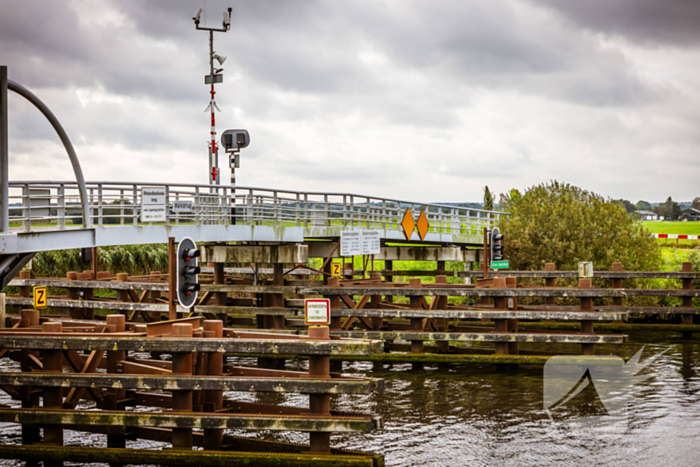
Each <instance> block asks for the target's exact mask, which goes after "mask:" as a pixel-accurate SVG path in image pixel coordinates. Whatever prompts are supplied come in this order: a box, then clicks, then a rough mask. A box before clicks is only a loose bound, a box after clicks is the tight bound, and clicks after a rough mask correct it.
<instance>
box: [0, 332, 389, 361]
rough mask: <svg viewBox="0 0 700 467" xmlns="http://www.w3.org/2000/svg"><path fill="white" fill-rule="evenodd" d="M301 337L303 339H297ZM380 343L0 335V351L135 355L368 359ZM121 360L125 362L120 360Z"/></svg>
mask: <svg viewBox="0 0 700 467" xmlns="http://www.w3.org/2000/svg"><path fill="white" fill-rule="evenodd" d="M47 334H48V333H47ZM300 337H302V336H300ZM382 347H383V343H382V342H380V341H366V340H355V339H353V340H345V341H344V340H332V341H325V342H324V341H313V340H289V339H268V340H257V339H230V338H223V339H217V338H209V339H207V338H192V339H187V340H183V339H176V338H168V337H158V338H143V337H139V336H136V337H126V336H124V335H120V336H108V337H102V336H99V335H97V336H96V335H90V336H83V337H75V336H71V335H70V334H64V335H47V336H42V338H41V339H37V338H36V336H35V335H11V336H8V335H4V333H2V334H0V349H31V350H51V349H64V350H90V351H92V350H113V351H136V352H194V351H198V352H221V353H245V352H250V353H258V354H261V353H267V354H297V355H369V354H372V353H379V352H382ZM122 360H124V359H123V358H122Z"/></svg>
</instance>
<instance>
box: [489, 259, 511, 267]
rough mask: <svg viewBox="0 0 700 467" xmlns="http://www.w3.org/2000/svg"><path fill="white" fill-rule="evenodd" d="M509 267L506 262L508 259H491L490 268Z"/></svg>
mask: <svg viewBox="0 0 700 467" xmlns="http://www.w3.org/2000/svg"><path fill="white" fill-rule="evenodd" d="M509 267H510V263H508V260H507V259H506V260H503V261H491V269H508V268H509Z"/></svg>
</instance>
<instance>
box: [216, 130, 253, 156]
mask: <svg viewBox="0 0 700 467" xmlns="http://www.w3.org/2000/svg"><path fill="white" fill-rule="evenodd" d="M221 144H222V145H223V146H224V149H226V152H234V151H238V150H240V149H243V148H247V147H248V145H249V144H250V134H248V130H226V131H224V132H223V133H222V134H221Z"/></svg>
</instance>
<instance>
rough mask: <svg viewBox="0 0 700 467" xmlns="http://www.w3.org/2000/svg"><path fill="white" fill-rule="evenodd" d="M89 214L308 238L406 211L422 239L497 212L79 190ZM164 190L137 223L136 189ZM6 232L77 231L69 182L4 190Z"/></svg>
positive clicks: (74, 188)
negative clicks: (268, 229)
mask: <svg viewBox="0 0 700 467" xmlns="http://www.w3.org/2000/svg"><path fill="white" fill-rule="evenodd" d="M86 185H87V191H88V199H89V212H90V216H91V220H92V224H93V225H95V226H111V225H121V226H124V225H163V224H168V225H185V224H189V225H230V224H234V223H235V224H242V225H269V226H276V227H285V226H295V227H304V228H305V230H306V231H307V232H308V233H310V234H312V235H313V233H314V231H317V232H319V233H320V232H322V231H323V230H325V231H327V230H328V228H332V227H338V228H350V227H360V228H367V229H378V230H385V231H391V230H396V231H402V227H401V222H402V220H403V216H404V214H405V212H406V209H407V208H408V209H410V210H411V212H412V213H413V216H414V218H415V219H417V218H418V215H419V214H420V212H421V211H424V212H425V214H426V216H427V219H428V222H429V225H430V230H429V232H433V233H442V234H452V235H477V234H479V233H481V231H482V229H483V227H488V228H490V227H492V226H493V225H495V224H496V223H497V222H498V220H499V217H500V216H502V215H506V214H504V213H502V212H498V211H485V210H480V209H473V208H467V207H459V206H450V205H440V204H430V203H415V202H410V201H401V200H395V199H389V198H376V197H372V196H360V195H355V194H349V193H317V192H296V191H288V190H274V189H265V188H251V187H235V188H233V187H231V186H216V187H212V186H210V185H191V184H157V183H123V182H87V184H86ZM144 188H146V189H148V188H159V189H161V190H164V192H165V197H164V204H163V206H164V208H165V216H164V219H163V220H160V221H157V222H148V221H145V220H144V218H143V216H142V214H143V213H144V207H148V206H147V203H144V197H143V189H144ZM9 196H10V216H9V220H10V227H11V229H12V230H24V231H27V232H29V231H36V230H47V229H71V228H82V227H83V224H84V223H83V215H82V210H81V204H80V192H79V190H78V185H77V184H76V183H75V182H49V181H46V182H44V181H39V182H37V181H32V182H10V195H9Z"/></svg>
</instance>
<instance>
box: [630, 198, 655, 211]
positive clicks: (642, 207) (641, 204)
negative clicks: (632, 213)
mask: <svg viewBox="0 0 700 467" xmlns="http://www.w3.org/2000/svg"><path fill="white" fill-rule="evenodd" d="M634 206H635V207H636V208H637V211H651V203H650V202H649V201H642V200H641V199H640V200H639V201H637V204H635V205H634Z"/></svg>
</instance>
